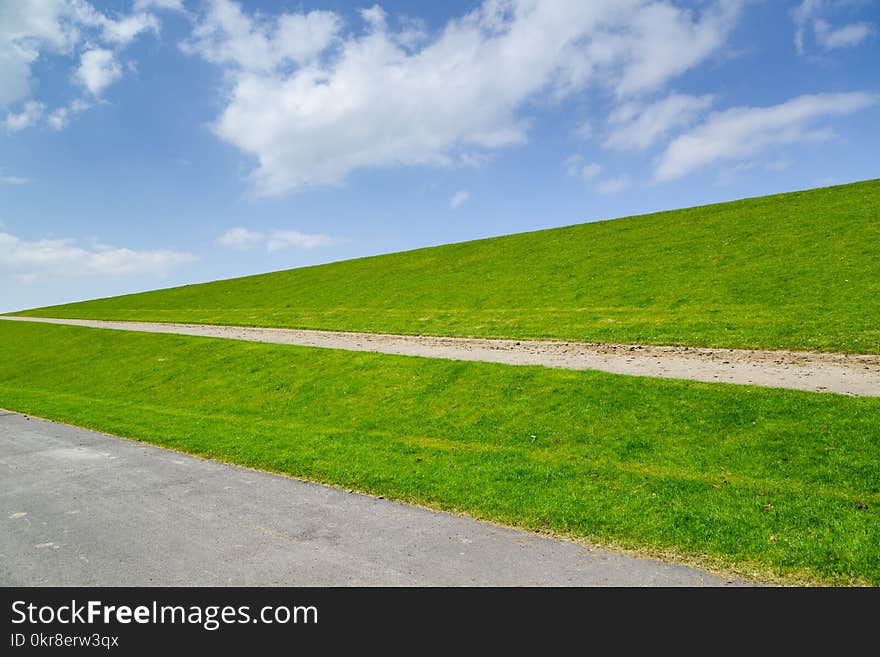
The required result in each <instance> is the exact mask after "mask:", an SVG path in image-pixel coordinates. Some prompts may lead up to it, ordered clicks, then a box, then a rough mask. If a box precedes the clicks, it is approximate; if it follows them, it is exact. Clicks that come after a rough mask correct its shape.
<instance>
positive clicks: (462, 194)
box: [449, 189, 471, 210]
mask: <svg viewBox="0 0 880 657" xmlns="http://www.w3.org/2000/svg"><path fill="white" fill-rule="evenodd" d="M470 197H471V193H470V192H469V191H468V190H466V189H460V190H458V191H457V192H455V194H453V195H452V198H451V199H449V207H450V208H452V209H453V210H455V209H456V208H458V207H459V206H461V205H462V204H464V203H465V202H466V201H467V200H468V199H469V198H470Z"/></svg>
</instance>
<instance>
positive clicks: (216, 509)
mask: <svg viewBox="0 0 880 657" xmlns="http://www.w3.org/2000/svg"><path fill="white" fill-rule="evenodd" d="M730 584H742V582H731V581H729V580H725V579H720V578H718V577H715V576H713V575H710V574H707V573H703V572H700V571H698V570H693V569H691V568H687V567H683V566H679V565H674V564H668V563H663V562H660V561H655V560H642V559H634V558H631V557H627V556H624V555H620V554H615V553H612V552H607V551H604V550H599V549H589V548H585V547H582V546H580V545H577V544H575V543H571V542H568V541H562V540H552V539H548V538H543V537H540V536H537V535H534V534H530V533H527V532H523V531H519V530H515V529H508V528H503V527H498V526H495V525H492V524H489V523H484V522H478V521H475V520H472V519H469V518H464V517H459V516H454V515H449V514H445V513H437V512H434V511H430V510H426V509H422V508H418V507H413V506H408V505H405V504H398V503H395V502H389V501H387V500H382V499H376V498H373V497H369V496H365V495H358V494H354V493H349V492H346V491H343V490H339V489H335V488H331V487H327V486H321V485H317V484H312V483H307V482H302V481H298V480H294V479H289V478H286V477H280V476H276V475H271V474H266V473H261V472H256V471H253V470H248V469H246V468H240V467H236V466H230V465H226V464H223V463H218V462H215V461H209V460H205V459H199V458H195V457H191V456H187V455H184V454H180V453H177V452H172V451H169V450H165V449H161V448H157V447H152V446H149V445H144V444H140V443H137V442H133V441H128V440H124V439H120V438H117V437H114V436H108V435H105V434H101V433H96V432H93V431H88V430H85V429H79V428H76V427H71V426H67V425H63V424H57V423H54V422H47V421H45V420H39V419H36V418H27V417H25V416H22V415H19V414H16V413H9V412H7V411H2V410H0V585H3V586H36V585H41V586H51V585H61V586H66V585H79V586H129V585H131V586H151V585H157V586H158V585H162V586H172V585H177V586H237V585H255V586H270V585H283V586H382V585H388V586H410V585H413V586H459V585H475V586H485V585H489V586H718V585H722V586H723V585H730Z"/></svg>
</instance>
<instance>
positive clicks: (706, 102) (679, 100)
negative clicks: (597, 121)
mask: <svg viewBox="0 0 880 657" xmlns="http://www.w3.org/2000/svg"><path fill="white" fill-rule="evenodd" d="M712 102H713V97H712V96H688V95H685V94H672V95H670V96H667V97H666V98H664V99H663V100H659V101H657V102H655V103H652V104H650V105H642V104H641V103H638V102H635V101H633V102H629V103H625V104H623V105H621V106H619V107H618V108H616V109H615V110H614V111H613V112H612V113H611V115H610V116H609V117H608V123H609V125H611V126H613V129H612V131H611V133H610V134H609V136H608V138H607V139H606V140H605V147H606V148H616V149H645V148H648V147H649V146H651V145H652V144H654V143H656V142H657V141H658V140H660V139H662V138H663V137H665V136H666V135H668V134H669V133H670V132H671V131H673V130H676V129H680V128H683V127H687V126H690V125H692V124H693V123H694V121H695V120H696V119H697V118H698V117H699V116H700V115H701V114H702V113H703V112H705V111H706V110H707V109H708V108H709V107H710V106H711V105H712Z"/></svg>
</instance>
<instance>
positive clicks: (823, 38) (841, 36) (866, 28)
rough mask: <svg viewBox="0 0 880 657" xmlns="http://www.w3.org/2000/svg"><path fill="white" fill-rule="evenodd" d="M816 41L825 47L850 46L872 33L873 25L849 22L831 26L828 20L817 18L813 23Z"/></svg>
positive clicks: (857, 43)
mask: <svg viewBox="0 0 880 657" xmlns="http://www.w3.org/2000/svg"><path fill="white" fill-rule="evenodd" d="M813 29H814V30H815V32H816V41H818V42H819V44H820V45H821V46H822V47H823V48H825V50H833V49H835V48H851V47H853V46H857V45H859V44H860V43H861V42H862V41H864V40H865V39H867V38H868V37H869V36H871V35H872V34H874V26H873V25H871V24H870V23H851V24H850V25H844V26H843V27H838V28H833V27H831V25H830V24H829V23H828V21H824V20H817V21H816V22H815V23H814V24H813Z"/></svg>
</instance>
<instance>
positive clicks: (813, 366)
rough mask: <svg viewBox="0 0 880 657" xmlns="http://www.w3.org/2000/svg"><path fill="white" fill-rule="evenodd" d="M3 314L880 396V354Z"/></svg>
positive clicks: (152, 330)
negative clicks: (445, 335) (459, 336)
mask: <svg viewBox="0 0 880 657" xmlns="http://www.w3.org/2000/svg"><path fill="white" fill-rule="evenodd" d="M0 320H8V321H22V322H45V323H50V324H69V325H73V326H85V327H90V328H103V329H116V330H121V331H142V332H149V333H173V334H178V335H195V336H202V337H212V338H227V339H232V340H246V341H250V342H269V343H273V344H291V345H300V346H304V347H322V348H330V349H345V350H348V351H371V352H376V353H382V354H398V355H403V356H423V357H428V358H447V359H451V360H470V361H483V362H488V363H504V364H506V365H543V366H545V367H558V368H562V369H570V370H601V371H603V372H614V373H616V374H630V375H634V376H652V377H660V378H671V379H690V380H692V381H705V382H709V383H736V384H746V385H756V386H764V387H768V388H790V389H793V390H809V391H812V392H836V393H839V394H844V395H865V396H872V397H880V355H877V354H874V355H871V354H829V353H812V352H806V351H760V350H755V349H710V348H702V347H701V348H695V347H670V346H665V347H664V346H650V345H626V344H611V343H588V342H560V341H554V340H496V339H480V338H449V337H436V336H428V335H390V334H385V333H350V332H343V331H314V330H304V329H279V328H254V327H243V326H210V325H203V324H172V323H157V322H129V321H126V322H122V321H102V320H92V319H53V318H45V317H40V318H37V317H2V316H0Z"/></svg>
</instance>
